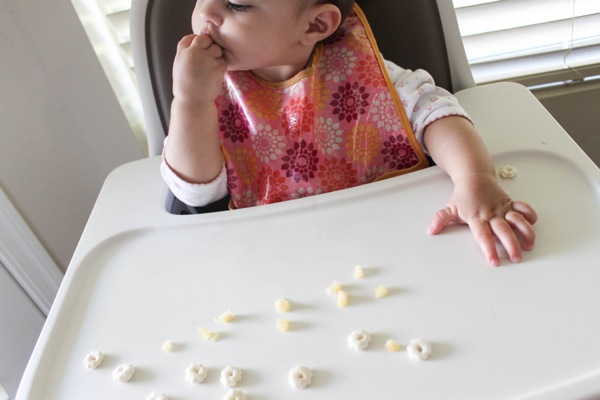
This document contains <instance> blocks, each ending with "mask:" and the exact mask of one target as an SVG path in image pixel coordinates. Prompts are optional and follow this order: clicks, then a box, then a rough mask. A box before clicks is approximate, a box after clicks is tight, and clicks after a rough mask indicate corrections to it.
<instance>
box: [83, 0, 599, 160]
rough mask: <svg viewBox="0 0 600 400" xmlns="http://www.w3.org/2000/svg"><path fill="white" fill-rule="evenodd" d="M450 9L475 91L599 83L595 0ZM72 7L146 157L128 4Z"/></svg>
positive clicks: (496, 0)
mask: <svg viewBox="0 0 600 400" xmlns="http://www.w3.org/2000/svg"><path fill="white" fill-rule="evenodd" d="M448 1H450V0H448ZM452 1H453V4H454V7H455V10H456V16H457V19H458V23H459V27H460V31H461V34H462V37H463V41H464V44H465V50H466V53H467V58H468V60H469V63H470V65H471V68H472V71H473V75H474V78H475V82H476V83H478V84H482V83H488V82H495V81H502V80H511V81H516V82H520V83H522V84H524V85H526V86H529V87H534V86H537V85H548V84H553V83H556V82H559V83H562V82H584V81H586V80H591V79H596V78H600V0H452ZM72 2H73V5H74V6H75V9H76V11H77V13H78V14H79V17H80V19H81V22H82V24H83V26H84V28H85V30H86V32H87V34H88V37H89V38H90V41H91V42H92V45H93V46H94V49H95V51H96V54H97V55H98V58H99V60H100V63H101V64H102V67H103V68H104V71H105V72H106V75H107V76H108V79H109V81H110V83H111V85H112V87H113V90H114V91H115V93H116V95H117V98H118V100H119V102H120V104H121V107H122V108H123V110H124V112H125V114H126V116H127V118H128V120H129V123H130V125H131V127H132V129H133V131H134V134H135V135H136V138H137V140H138V142H139V143H140V145H141V147H142V148H143V149H146V148H147V145H146V138H145V133H144V119H143V111H142V106H141V101H140V98H139V94H138V90H137V86H136V81H135V75H134V72H133V58H132V56H131V48H130V36H129V9H130V8H131V2H132V0H72Z"/></svg>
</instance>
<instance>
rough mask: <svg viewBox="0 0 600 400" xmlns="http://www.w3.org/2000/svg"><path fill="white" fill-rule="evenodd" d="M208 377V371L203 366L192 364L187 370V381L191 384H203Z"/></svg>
mask: <svg viewBox="0 0 600 400" xmlns="http://www.w3.org/2000/svg"><path fill="white" fill-rule="evenodd" d="M206 375H208V369H207V368H206V367H205V366H204V365H202V364H191V365H190V366H189V367H187V368H186V369H185V379H186V380H187V381H188V382H189V383H202V382H204V379H206Z"/></svg>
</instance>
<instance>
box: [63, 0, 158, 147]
mask: <svg viewBox="0 0 600 400" xmlns="http://www.w3.org/2000/svg"><path fill="white" fill-rule="evenodd" d="M71 1H72V3H73V6H74V7H75V10H76V12H77V14H78V15H79V19H80V21H81V23H82V25H83V27H84V29H85V31H86V34H87V36H88V38H89V40H90V42H91V44H92V47H93V48H94V51H95V52H96V55H97V57H98V59H99V61H100V64H101V65H102V68H103V70H104V73H105V74H106V76H107V78H108V81H109V82H110V85H111V87H112V89H113V91H114V92H115V95H116V97H117V100H118V101H119V104H120V105H121V108H122V109H123V112H124V113H125V116H126V117H127V120H128V122H129V125H130V126H131V129H132V130H133V133H134V135H135V138H136V140H137V142H138V144H139V145H140V147H141V148H142V149H144V150H147V141H146V134H145V130H144V115H143V110H142V104H141V100H140V97H139V93H138V89H137V83H136V79H135V73H134V70H133V56H132V54H131V37H130V31H129V10H130V9H131V2H132V0H71Z"/></svg>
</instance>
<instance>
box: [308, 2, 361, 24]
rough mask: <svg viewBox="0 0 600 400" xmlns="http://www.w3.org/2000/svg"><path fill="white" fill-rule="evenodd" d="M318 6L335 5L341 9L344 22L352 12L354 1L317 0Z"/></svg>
mask: <svg viewBox="0 0 600 400" xmlns="http://www.w3.org/2000/svg"><path fill="white" fill-rule="evenodd" d="M316 2H317V4H333V5H334V6H336V7H337V8H339V9H340V12H341V14H342V22H343V21H344V20H345V19H346V17H347V16H348V14H350V11H352V6H353V5H354V0H317V1H316Z"/></svg>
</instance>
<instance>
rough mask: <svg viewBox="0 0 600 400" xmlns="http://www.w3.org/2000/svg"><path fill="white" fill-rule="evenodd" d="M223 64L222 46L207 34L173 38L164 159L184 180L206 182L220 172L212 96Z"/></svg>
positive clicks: (214, 97)
mask: <svg viewBox="0 0 600 400" xmlns="http://www.w3.org/2000/svg"><path fill="white" fill-rule="evenodd" d="M226 68H227V67H226V63H225V60H224V59H223V58H222V49H221V48H220V47H219V46H218V45H216V44H215V43H214V42H213V41H212V39H211V38H210V36H208V35H188V36H185V37H184V38H183V39H181V41H180V42H179V44H178V46H177V55H176V56H175V62H174V64H173V95H174V98H173V103H172V105H171V122H170V126H169V140H168V141H167V143H166V145H165V149H164V160H165V162H166V163H167V164H168V166H169V167H170V169H171V170H172V171H173V172H175V173H176V174H177V175H178V176H179V177H180V178H182V179H183V180H184V181H186V182H190V183H208V182H211V181H212V180H213V179H215V178H216V177H217V176H218V175H219V173H220V172H221V169H222V166H223V155H222V153H221V148H220V144H219V136H218V125H217V122H218V121H217V107H216V105H215V99H216V98H217V96H218V94H219V91H220V90H221V84H222V82H223V76H224V74H225V71H226Z"/></svg>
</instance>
